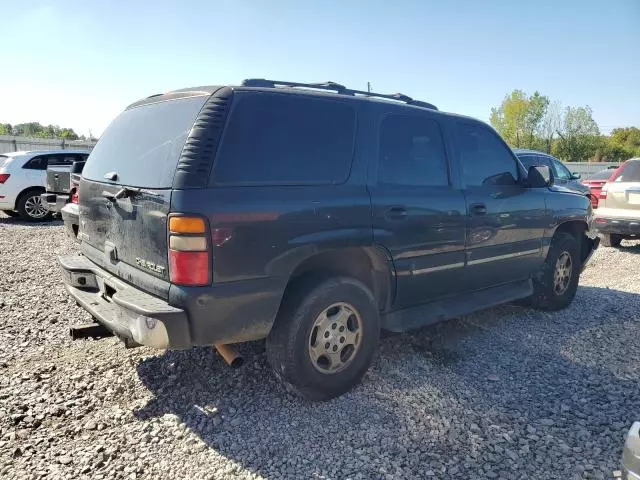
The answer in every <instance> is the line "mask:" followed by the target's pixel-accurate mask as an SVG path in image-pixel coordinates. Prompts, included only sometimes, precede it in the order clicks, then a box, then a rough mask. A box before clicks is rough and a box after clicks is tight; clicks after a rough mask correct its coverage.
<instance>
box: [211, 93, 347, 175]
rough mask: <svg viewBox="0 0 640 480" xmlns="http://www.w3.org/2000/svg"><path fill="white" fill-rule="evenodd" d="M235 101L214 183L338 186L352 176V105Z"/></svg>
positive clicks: (253, 98) (296, 99)
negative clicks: (350, 172)
mask: <svg viewBox="0 0 640 480" xmlns="http://www.w3.org/2000/svg"><path fill="white" fill-rule="evenodd" d="M234 103H235V104H234V106H233V110H232V112H231V116H230V118H229V121H228V123H227V125H226V128H225V133H224V139H223V140H222V144H221V145H220V149H219V150H218V153H217V155H216V160H215V164H214V167H213V177H212V181H213V183H214V184H218V185H229V184H234V185H242V184H245V185H256V184H269V185H309V184H338V183H343V182H344V181H345V180H346V179H347V177H348V176H349V171H350V169H351V159H352V157H353V147H354V139H355V124H356V116H355V110H354V108H353V107H352V106H350V105H347V104H345V103H343V102H337V101H333V100H326V99H320V98H310V97H304V96H294V95H282V94H259V93H258V94H250V95H247V96H241V97H239V98H238V99H237V100H236V101H235V102H234Z"/></svg>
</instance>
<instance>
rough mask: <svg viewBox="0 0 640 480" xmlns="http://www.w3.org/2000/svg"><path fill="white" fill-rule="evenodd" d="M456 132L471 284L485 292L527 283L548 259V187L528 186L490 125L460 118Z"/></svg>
mask: <svg viewBox="0 0 640 480" xmlns="http://www.w3.org/2000/svg"><path fill="white" fill-rule="evenodd" d="M456 133H457V139H458V141H457V142H456V146H457V147H456V148H457V152H458V161H459V164H460V168H461V170H462V181H463V186H464V194H465V199H466V204H467V205H466V206H467V218H468V223H467V243H466V247H467V268H466V271H465V284H466V285H467V288H468V289H469V290H479V289H483V288H486V287H490V286H493V285H499V284H502V283H508V282H512V281H516V280H520V279H525V278H527V277H529V276H531V274H532V273H533V272H534V271H535V270H536V269H537V268H539V267H540V265H541V263H542V261H543V259H542V238H543V236H544V231H545V228H546V227H547V226H548V225H549V223H550V221H551V218H550V216H549V214H548V213H547V209H546V200H545V196H546V194H547V193H548V192H547V189H544V188H540V189H530V188H527V187H526V186H524V184H523V182H521V181H520V178H521V175H522V172H521V170H520V168H519V167H518V163H517V161H516V159H515V157H514V155H513V153H512V152H511V150H510V149H509V148H508V147H507V145H506V144H505V143H504V142H503V141H502V140H501V139H500V137H499V136H498V135H497V134H496V133H495V132H494V131H493V130H492V129H490V128H489V127H487V126H485V125H484V124H481V123H479V122H467V121H464V120H457V121H456ZM536 163H537V162H536Z"/></svg>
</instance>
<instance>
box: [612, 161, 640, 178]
mask: <svg viewBox="0 0 640 480" xmlns="http://www.w3.org/2000/svg"><path fill="white" fill-rule="evenodd" d="M615 181H616V182H640V160H632V161H628V162H627V163H625V164H624V166H623V167H622V170H621V171H620V173H619V174H618V176H617V177H616V179H615Z"/></svg>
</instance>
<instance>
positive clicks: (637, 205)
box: [604, 158, 640, 219]
mask: <svg viewBox="0 0 640 480" xmlns="http://www.w3.org/2000/svg"><path fill="white" fill-rule="evenodd" d="M605 188H606V190H607V194H606V200H605V203H604V207H605V208H606V209H607V210H608V212H607V214H608V215H611V216H614V217H620V218H636V219H637V218H639V217H640V158H639V159H632V160H628V161H627V162H625V163H624V165H622V167H620V170H618V171H617V172H616V173H615V176H614V177H613V178H612V179H611V180H610V181H609V182H608V183H607V184H606V187H605Z"/></svg>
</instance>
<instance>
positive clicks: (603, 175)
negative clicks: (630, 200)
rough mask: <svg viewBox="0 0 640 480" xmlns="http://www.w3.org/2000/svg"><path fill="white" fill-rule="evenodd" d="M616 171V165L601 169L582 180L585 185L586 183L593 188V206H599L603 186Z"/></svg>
mask: <svg viewBox="0 0 640 480" xmlns="http://www.w3.org/2000/svg"><path fill="white" fill-rule="evenodd" d="M616 171H617V170H616V168H615V167H614V168H607V169H605V170H600V171H599V172H597V173H594V174H593V175H591V176H590V177H588V178H585V179H584V180H583V181H582V184H583V185H586V186H588V187H589V188H590V189H591V194H592V195H591V205H592V206H593V208H598V199H599V198H600V192H601V191H602V186H603V185H604V184H605V183H607V182H608V181H609V179H610V178H611V177H612V176H613V175H614V174H615V173H616Z"/></svg>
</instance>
